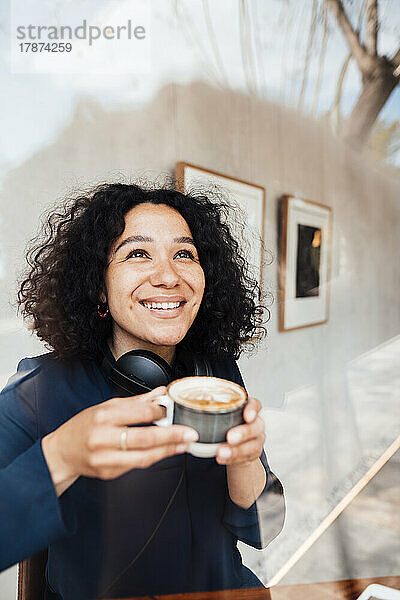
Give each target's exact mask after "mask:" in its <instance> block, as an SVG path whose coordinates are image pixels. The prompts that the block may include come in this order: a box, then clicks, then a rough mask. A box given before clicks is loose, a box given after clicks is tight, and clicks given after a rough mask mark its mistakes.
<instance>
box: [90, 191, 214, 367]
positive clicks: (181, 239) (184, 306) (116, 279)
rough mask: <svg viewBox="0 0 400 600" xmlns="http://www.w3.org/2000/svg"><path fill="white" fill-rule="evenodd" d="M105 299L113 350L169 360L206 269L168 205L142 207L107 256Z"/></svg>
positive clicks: (183, 331)
mask: <svg viewBox="0 0 400 600" xmlns="http://www.w3.org/2000/svg"><path fill="white" fill-rule="evenodd" d="M108 260H109V266H108V267H107V270H106V274H105V287H106V297H102V301H103V302H107V303H108V306H109V309H110V314H111V317H112V319H113V340H112V346H113V352H114V356H116V358H118V357H119V356H121V355H122V354H124V353H125V352H128V351H129V350H133V349H136V348H140V349H145V350H151V351H152V352H156V353H157V354H159V355H160V356H162V357H163V358H165V359H166V360H168V361H170V360H171V359H172V356H173V353H174V347H175V345H176V344H177V343H178V342H180V341H181V340H182V339H183V338H184V337H185V335H186V333H187V331H188V330H189V328H190V326H191V325H192V323H193V321H194V319H195V317H196V315H197V312H198V310H199V307H200V304H201V300H202V297H203V293H204V285H205V278H204V271H203V269H202V267H201V265H200V262H199V258H198V254H197V250H196V247H195V245H194V242H193V239H192V234H191V232H190V229H189V227H188V224H187V223H186V221H185V220H184V218H183V217H182V215H181V214H180V213H179V212H177V211H176V210H174V209H173V208H171V207H169V206H167V205H165V204H157V205H156V204H149V203H146V204H139V205H138V206H135V208H133V209H132V210H130V211H129V212H128V213H127V215H126V216H125V229H124V231H123V233H122V235H121V236H120V237H119V238H118V239H117V240H116V242H115V243H114V245H113V248H112V249H111V252H110V255H109V258H108Z"/></svg>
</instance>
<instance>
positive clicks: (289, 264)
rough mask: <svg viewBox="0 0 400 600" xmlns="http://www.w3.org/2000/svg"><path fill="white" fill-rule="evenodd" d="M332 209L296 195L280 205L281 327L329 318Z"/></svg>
mask: <svg viewBox="0 0 400 600" xmlns="http://www.w3.org/2000/svg"><path fill="white" fill-rule="evenodd" d="M331 221H332V209H331V208H330V207H329V206H324V205H323V204H319V203H318V202H312V201H311V200H304V199H303V198H298V197H296V196H284V197H283V198H282V199H281V205H280V255H279V289H280V304H279V330H280V331H288V330H290V329H298V328H300V327H310V326H312V325H320V324H321V323H326V321H327V320H328V310H329V275H330V256H331Z"/></svg>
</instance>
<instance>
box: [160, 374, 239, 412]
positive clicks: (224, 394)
mask: <svg viewBox="0 0 400 600" xmlns="http://www.w3.org/2000/svg"><path fill="white" fill-rule="evenodd" d="M169 393H170V395H171V397H172V398H173V400H174V401H175V402H177V403H178V404H181V405H182V406H187V407H188V408H194V409H197V410H205V411H208V412H219V411H225V410H230V409H232V408H238V407H239V406H241V405H242V404H244V403H245V402H246V399H247V398H246V392H245V391H244V390H243V388H242V387H241V386H239V385H237V384H236V383H233V382H231V381H228V380H225V379H219V378H217V377H185V378H183V379H179V380H178V381H176V382H174V383H172V384H171V385H170V387H169Z"/></svg>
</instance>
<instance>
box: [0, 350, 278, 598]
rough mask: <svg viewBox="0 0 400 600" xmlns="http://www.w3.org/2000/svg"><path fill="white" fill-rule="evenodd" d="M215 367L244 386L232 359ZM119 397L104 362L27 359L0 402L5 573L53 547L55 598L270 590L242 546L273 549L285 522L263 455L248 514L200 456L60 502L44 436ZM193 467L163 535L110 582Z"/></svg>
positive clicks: (50, 571) (83, 485) (72, 491)
mask: <svg viewBox="0 0 400 600" xmlns="http://www.w3.org/2000/svg"><path fill="white" fill-rule="evenodd" d="M108 355H109V358H110V360H114V359H113V357H112V355H111V353H110V352H109V350H108ZM210 362H211V366H212V369H213V374H214V375H215V376H217V377H223V378H225V379H230V380H232V381H236V382H237V383H240V384H241V385H243V381H242V378H241V375H240V372H239V369H238V367H237V365H236V362H235V361H234V360H233V359H232V358H230V357H226V358H223V359H219V360H214V361H212V360H211V361H210ZM115 395H116V394H115V393H114V392H113V389H112V387H111V385H110V383H109V381H108V380H107V378H106V376H105V375H104V374H103V372H102V370H101V368H100V364H99V363H98V362H97V361H94V360H93V361H90V360H87V361H85V360H81V359H61V360H60V359H58V360H57V359H55V358H54V357H53V354H52V353H49V354H44V355H42V356H38V357H34V358H25V359H23V360H22V361H21V362H20V363H19V365H18V372H17V374H16V375H14V376H13V377H12V378H11V379H10V381H9V382H8V384H7V386H6V387H5V388H4V390H3V391H2V393H1V395H0V571H1V570H3V569H6V568H7V567H9V566H11V565H13V564H15V563H17V562H19V561H21V560H23V559H25V558H27V557H29V556H31V555H33V554H35V553H37V552H38V551H40V550H43V549H45V548H48V563H47V571H46V576H47V582H48V590H47V598H62V599H63V600H81V599H82V600H87V599H89V598H95V597H96V598H101V597H104V598H110V597H123V596H129V595H130V596H139V595H143V594H149V593H153V594H156V593H158V594H162V593H164V594H166V593H176V592H188V591H202V590H217V589H229V588H230V589H231V588H238V587H246V586H247V587H251V586H256V585H262V584H261V582H259V581H258V580H257V578H256V577H255V575H254V574H252V573H251V572H250V571H249V570H248V569H247V568H246V567H244V566H243V565H242V561H241V556H240V553H239V551H238V549H237V540H242V541H243V542H245V543H246V544H249V545H250V546H253V547H255V548H263V547H265V546H266V545H267V544H268V543H269V542H270V541H271V540H272V539H273V538H274V537H275V536H276V535H277V534H278V533H279V531H280V530H281V528H282V526H283V519H284V499H283V491H282V486H281V484H280V482H279V480H278V479H277V478H276V477H275V475H274V474H273V473H271V471H270V469H269V467H268V464H267V460H266V457H265V454H264V453H263V454H262V457H261V459H262V462H263V465H264V467H265V469H266V472H267V485H266V487H265V489H264V491H263V493H262V494H261V496H260V498H259V499H258V500H257V502H256V503H254V504H253V505H252V506H251V507H250V508H249V509H247V510H245V509H243V508H241V507H239V506H238V505H236V504H235V503H233V502H232V501H231V499H230V497H229V493H228V488H227V481H226V467H225V466H223V465H219V464H218V463H217V462H216V461H215V459H214V458H211V459H204V458H195V457H193V456H191V455H189V454H186V455H177V456H173V457H169V458H166V459H164V460H162V461H160V462H158V463H156V464H154V465H152V466H151V467H149V468H147V469H133V470H131V471H130V472H128V473H126V474H125V475H123V476H121V477H119V478H117V479H114V480H109V481H103V480H101V479H96V478H88V477H80V478H79V479H78V480H77V481H76V482H75V483H74V484H73V485H72V486H71V487H70V488H68V489H67V490H66V491H65V492H64V493H63V494H62V495H61V496H60V498H57V495H56V492H55V489H54V486H53V483H52V480H51V477H50V473H49V471H48V468H47V464H46V461H45V459H44V456H43V452H42V448H41V439H42V438H43V437H44V436H45V435H47V434H48V433H50V432H51V431H53V430H54V429H56V428H57V427H59V426H60V425H61V424H62V423H64V422H65V421H67V420H68V419H70V418H71V417H72V416H73V415H75V414H77V413H78V412H80V411H82V410H84V409H85V408H88V407H89V406H92V405H95V404H98V403H100V402H103V401H105V400H108V399H109V398H112V397H113V396H115ZM185 457H186V458H185ZM185 461H186V472H185V477H184V479H183V481H182V484H181V485H180V487H179V489H178V492H177V495H176V497H175V499H174V501H173V503H172V504H171V507H170V509H169V511H168V513H167V514H166V516H165V519H164V521H163V522H162V524H161V526H160V528H159V530H158V531H157V533H156V535H155V536H154V538H153V539H152V541H151V542H150V544H149V545H148V547H147V548H146V550H145V551H144V552H143V554H142V555H141V556H140V558H139V559H138V560H137V561H136V562H135V563H134V564H133V565H132V566H131V567H130V568H128V569H127V570H126V572H125V573H124V574H123V575H122V576H121V577H119V578H118V579H117V581H116V582H115V584H114V585H113V586H111V587H109V586H110V584H111V583H112V582H113V581H114V580H115V579H116V578H117V577H118V575H119V574H120V573H121V572H122V571H123V570H124V569H125V568H126V566H127V565H129V563H130V562H131V560H132V558H133V557H134V556H135V555H136V554H137V553H138V551H139V550H140V548H141V547H142V546H143V545H144V543H145V542H146V540H147V539H148V538H149V537H150V536H151V534H152V532H153V530H154V528H155V526H156V524H157V523H158V521H159V519H160V517H161V515H162V513H163V512H164V510H165V507H166V505H167V504H168V501H169V499H170V497H171V495H172V494H173V492H174V490H175V488H176V486H177V483H178V481H179V478H180V475H181V473H182V469H183V467H184V465H185ZM105 589H107V590H108V591H107V592H104V590H105Z"/></svg>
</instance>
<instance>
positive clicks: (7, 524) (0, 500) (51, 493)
mask: <svg viewBox="0 0 400 600" xmlns="http://www.w3.org/2000/svg"><path fill="white" fill-rule="evenodd" d="M22 362H23V361H22ZM20 365H21V363H20ZM20 365H19V373H17V375H16V376H14V377H13V378H12V380H10V383H9V384H8V385H7V386H6V388H5V389H4V390H3V391H2V392H1V394H0V571H2V570H4V569H6V568H8V567H10V566H11V565H13V564H15V563H17V562H19V561H21V560H23V559H25V558H27V557H28V556H32V555H33V554H36V553H37V552H39V551H40V550H43V549H44V548H46V547H47V546H48V545H49V544H50V543H51V542H53V541H54V540H56V539H58V538H59V537H61V536H63V535H68V534H69V533H70V532H73V531H74V529H75V520H74V513H73V511H71V510H69V509H70V505H69V503H68V502H64V503H62V504H61V503H60V502H59V500H58V498H57V496H56V493H55V490H54V486H53V482H52V480H51V477H50V473H49V470H48V468H47V464H46V461H45V458H44V456H43V452H42V448H41V444H40V440H39V439H38V438H37V429H38V428H37V419H36V410H35V386H34V383H33V381H34V379H35V376H36V373H37V369H29V370H26V371H23V370H22V371H21V370H20ZM24 366H25V365H22V369H23V367H24Z"/></svg>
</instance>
